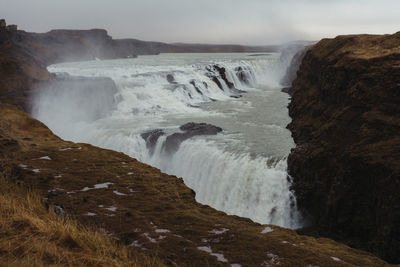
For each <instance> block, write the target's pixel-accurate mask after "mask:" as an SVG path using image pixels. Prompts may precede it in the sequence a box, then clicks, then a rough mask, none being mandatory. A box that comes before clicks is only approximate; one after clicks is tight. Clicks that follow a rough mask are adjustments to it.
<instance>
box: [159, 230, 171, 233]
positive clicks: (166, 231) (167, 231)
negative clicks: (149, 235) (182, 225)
mask: <svg viewBox="0 0 400 267" xmlns="http://www.w3.org/2000/svg"><path fill="white" fill-rule="evenodd" d="M170 232H171V231H170V230H168V229H156V233H170Z"/></svg>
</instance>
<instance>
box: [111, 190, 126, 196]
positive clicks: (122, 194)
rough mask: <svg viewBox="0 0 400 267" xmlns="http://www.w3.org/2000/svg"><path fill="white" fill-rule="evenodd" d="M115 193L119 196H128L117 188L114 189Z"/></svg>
mask: <svg viewBox="0 0 400 267" xmlns="http://www.w3.org/2000/svg"><path fill="white" fill-rule="evenodd" d="M113 193H114V194H116V195H118V196H126V194H124V193H121V192H118V191H117V190H114V191H113Z"/></svg>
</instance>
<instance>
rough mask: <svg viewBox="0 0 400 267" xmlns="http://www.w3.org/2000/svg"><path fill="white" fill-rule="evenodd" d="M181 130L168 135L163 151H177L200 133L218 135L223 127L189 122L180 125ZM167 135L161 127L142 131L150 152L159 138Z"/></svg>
mask: <svg viewBox="0 0 400 267" xmlns="http://www.w3.org/2000/svg"><path fill="white" fill-rule="evenodd" d="M179 130H180V131H179V132H175V133H172V134H170V135H168V136H167V137H166V139H165V143H164V144H163V148H162V149H163V151H164V152H166V153H168V154H173V153H175V152H176V151H177V150H178V149H179V146H180V145H181V143H182V142H183V141H185V140H187V139H189V138H192V137H194V136H199V135H216V134H218V133H219V132H221V131H222V129H221V128H219V127H217V126H214V125H211V124H207V123H196V122H188V123H186V124H184V125H182V126H180V127H179ZM163 135H166V133H165V132H164V131H163V130H161V129H156V130H152V131H149V132H146V133H142V134H141V136H142V138H143V139H144V140H145V141H146V147H147V148H148V149H149V150H150V154H153V152H154V149H155V146H156V144H157V141H158V138H160V137H161V136H163Z"/></svg>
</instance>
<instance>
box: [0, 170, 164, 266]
mask: <svg viewBox="0 0 400 267" xmlns="http://www.w3.org/2000/svg"><path fill="white" fill-rule="evenodd" d="M0 266H164V265H163V264H162V262H161V261H160V260H159V259H158V258H156V257H149V256H147V255H145V254H143V253H141V252H140V251H135V250H133V249H130V248H128V247H126V246H121V245H118V244H116V243H115V242H114V241H113V240H111V238H110V237H108V236H107V235H105V234H103V233H101V232H100V231H95V230H92V229H88V228H87V227H83V226H82V225H79V224H78V223H76V222H75V221H74V220H71V219H68V218H60V216H57V215H56V214H54V212H51V211H48V210H47V209H46V208H45V207H44V205H43V202H42V201H41V199H40V197H39V195H38V194H36V193H35V192H32V191H29V190H26V189H24V188H21V187H18V186H16V185H13V184H10V183H9V182H8V181H7V179H6V178H4V176H3V175H2V174H1V173H0Z"/></svg>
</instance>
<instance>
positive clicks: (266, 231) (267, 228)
mask: <svg viewBox="0 0 400 267" xmlns="http://www.w3.org/2000/svg"><path fill="white" fill-rule="evenodd" d="M272 231H274V229H272V228H271V227H269V226H267V227H265V228H264V230H262V231H261V233H262V234H266V233H270V232H272Z"/></svg>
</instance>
